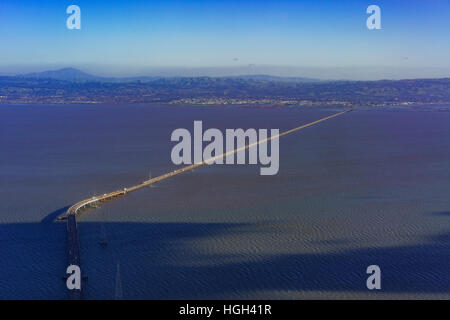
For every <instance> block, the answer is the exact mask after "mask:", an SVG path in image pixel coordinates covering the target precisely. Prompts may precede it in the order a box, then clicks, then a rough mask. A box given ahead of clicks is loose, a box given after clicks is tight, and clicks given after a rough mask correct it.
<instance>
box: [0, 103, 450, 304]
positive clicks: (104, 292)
mask: <svg viewBox="0 0 450 320" xmlns="http://www.w3.org/2000/svg"><path fill="white" fill-rule="evenodd" d="M442 108H443V107H441V108H432V109H431V110H430V109H429V108H428V107H419V108H415V109H414V108H408V109H401V108H384V109H378V110H376V109H369V108H361V109H359V110H357V111H355V112H352V113H349V114H346V115H344V116H342V117H339V118H336V119H332V120H330V121H327V122H324V123H321V124H320V125H317V126H314V127H311V128H308V129H305V130H303V131H301V132H297V133H295V134H292V135H289V136H285V137H283V138H282V139H281V140H280V171H279V174H278V175H276V176H260V175H259V166H210V167H203V168H199V169H197V170H195V171H194V172H190V173H187V174H186V175H182V176H178V177H176V178H174V179H171V180H167V181H165V182H163V183H161V184H158V185H156V186H155V187H152V188H148V189H145V190H140V191H138V192H136V193H134V194H131V195H129V196H127V197H125V198H121V199H118V200H116V201H113V202H110V203H108V204H106V205H105V206H103V207H101V208H98V209H94V210H92V211H88V212H86V213H85V214H84V215H82V216H81V218H80V219H79V224H78V225H79V231H80V243H81V250H82V268H83V270H84V272H85V274H87V275H88V277H89V280H88V281H87V282H86V283H85V297H86V298H89V299H100V298H103V299H105V298H106V299H110V298H114V296H115V294H116V293H117V292H116V290H115V287H116V282H117V277H116V274H117V272H116V270H117V265H118V264H120V284H121V287H122V297H123V298H124V299H169V298H170V299H183V298H186V299H188V298H189V299H205V298H210V299H215V298H238V299H239V298H267V299H270V298H397V297H405V298H424V297H425V298H427V297H434V298H447V299H448V298H450V223H449V222H450V196H449V195H450V112H439V111H438V109H442ZM445 108H447V109H448V108H449V106H446V107H445ZM335 111H336V110H331V109H313V110H312V109H308V108H306V109H305V108H301V109H298V108H291V109H283V110H280V109H278V110H267V109H245V108H237V107H214V108H211V107H163V106H161V107H156V106H152V107H149V106H139V105H130V106H76V105H70V106H68V105H55V106H42V105H27V106H4V105H3V106H0V147H1V153H0V177H1V178H0V299H11V298H14V299H64V298H66V297H67V294H66V291H65V289H64V288H65V287H64V286H65V284H64V282H63V281H62V280H61V277H62V276H63V274H64V271H65V267H66V252H65V250H66V238H65V237H66V234H65V225H64V224H63V223H53V222H52V221H53V218H54V217H55V216H56V215H58V214H59V213H61V212H63V211H64V209H65V208H66V207H67V206H69V205H71V204H73V203H74V202H77V201H79V200H81V199H84V198H87V197H90V196H92V195H94V194H97V195H98V194H103V193H105V192H109V191H112V190H116V189H118V188H123V187H126V186H131V185H134V184H136V183H138V182H140V181H143V180H145V179H146V178H147V177H148V174H149V171H151V173H152V175H153V176H156V175H159V174H162V173H165V172H167V171H169V170H172V169H173V168H174V165H172V164H171V161H170V151H171V148H172V146H173V143H170V134H171V132H172V131H173V130H174V129H176V128H192V126H193V121H194V120H203V125H204V128H208V127H216V128H221V129H225V128H239V127H242V128H280V129H281V130H283V129H290V128H292V127H295V126H298V125H300V124H302V123H307V122H310V121H312V120H316V119H319V118H321V117H323V116H325V115H328V114H331V113H333V112H335ZM102 229H103V230H104V233H105V234H106V237H107V239H108V246H107V247H106V248H103V247H101V246H100V245H99V244H98V241H99V239H100V238H101V236H102V232H101V230H102ZM372 264H377V265H379V266H380V267H381V271H382V290H381V291H379V292H369V291H368V290H367V289H366V286H365V283H366V278H367V275H366V273H365V271H366V268H367V266H369V265H372Z"/></svg>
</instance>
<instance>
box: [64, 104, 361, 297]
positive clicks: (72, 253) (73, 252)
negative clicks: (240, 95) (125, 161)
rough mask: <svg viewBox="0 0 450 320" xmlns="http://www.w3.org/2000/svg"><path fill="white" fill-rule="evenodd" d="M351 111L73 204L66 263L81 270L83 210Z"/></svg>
mask: <svg viewBox="0 0 450 320" xmlns="http://www.w3.org/2000/svg"><path fill="white" fill-rule="evenodd" d="M351 111H353V109H348V110H345V111H342V112H338V113H335V114H332V115H330V116H327V117H324V118H321V119H319V120H316V121H313V122H310V123H308V124H304V125H301V126H299V127H296V128H293V129H290V130H287V131H284V132H282V133H279V134H278V135H275V136H273V137H268V138H267V139H263V140H260V141H257V142H255V143H252V144H248V145H246V146H244V147H241V148H238V149H235V150H232V151H229V152H226V153H224V154H221V155H218V156H215V157H213V158H210V159H207V160H204V161H203V162H201V163H195V164H192V165H188V166H186V167H183V168H181V169H177V170H174V171H171V172H169V173H166V174H163V175H160V176H158V177H155V178H151V179H149V180H146V181H144V182H142V183H140V184H138V185H135V186H132V187H130V188H124V189H122V190H116V191H113V192H110V193H105V194H104V195H102V196H94V197H92V198H88V199H85V200H81V201H79V202H77V203H75V204H74V205H72V206H71V207H69V209H68V210H67V212H66V214H65V216H61V217H58V220H67V240H68V241H67V256H68V263H69V265H71V264H72V265H77V266H79V267H80V269H81V265H80V264H81V261H80V260H81V259H80V245H79V239H78V229H77V220H76V217H77V216H78V215H79V214H80V213H81V212H83V211H84V210H87V209H89V208H91V207H97V206H98V205H100V204H101V203H104V202H106V201H110V200H113V199H115V198H118V197H121V196H124V195H126V194H129V193H131V192H134V191H137V190H139V189H142V188H145V187H149V186H151V185H153V184H155V183H158V182H161V181H164V180H167V179H169V178H172V177H174V176H177V175H179V174H182V173H185V172H188V171H191V170H194V169H196V168H198V167H201V166H204V165H206V164H210V163H212V162H214V161H215V160H216V159H219V158H224V157H227V156H229V155H232V154H235V153H237V152H240V151H243V150H246V149H249V148H251V147H254V146H257V145H259V144H261V143H265V142H268V141H270V140H273V139H277V138H279V137H282V136H285V135H287V134H290V133H293V132H296V131H299V130H302V129H305V128H307V127H310V126H313V125H315V124H318V123H320V122H323V121H326V120H329V119H332V118H335V117H338V116H340V115H343V114H345V113H348V112H351ZM81 291H82V290H69V292H70V298H71V299H81V297H82V294H81V293H82V292H81Z"/></svg>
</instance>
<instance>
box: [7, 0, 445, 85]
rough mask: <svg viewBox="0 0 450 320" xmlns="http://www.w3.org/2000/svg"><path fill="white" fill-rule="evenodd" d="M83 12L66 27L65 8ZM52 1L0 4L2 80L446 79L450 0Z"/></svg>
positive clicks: (67, 15)
mask: <svg viewBox="0 0 450 320" xmlns="http://www.w3.org/2000/svg"><path fill="white" fill-rule="evenodd" d="M71 4H76V5H78V6H79V7H80V10H81V29H80V30H69V29H68V28H67V26H66V20H67V18H68V17H69V14H67V13H66V9H67V7H68V6H69V5H71ZM371 4H373V3H372V2H367V1H362V0H348V1H344V2H336V1H331V0H322V1H311V0H305V1H291V0H281V1H277V2H275V1H268V0H259V1H252V0H243V1H234V0H233V1H227V2H219V1H197V0H195V1H190V2H185V1H178V0H167V1H161V0H155V1H151V2H148V1H140V0H131V1H122V0H114V1H109V2H108V3H107V4H105V3H99V2H95V1H94V2H93V1H86V0H78V1H76V2H74V3H72V2H67V1H55V0H46V1H41V2H39V3H33V2H32V3H26V4H24V3H21V2H19V1H14V0H5V1H2V3H1V4H0V37H1V38H2V40H3V43H5V44H7V45H5V46H3V47H4V48H2V50H1V51H0V74H3V75H10V74H17V73H28V72H38V71H44V70H54V69H59V68H63V67H74V68H77V69H80V70H83V71H85V72H88V73H92V74H96V75H100V76H117V77H119V76H137V75H148V76H151V75H159V76H201V75H205V76H226V75H242V74H269V75H274V76H285V77H287V76H288V77H308V78H318V79H348V80H378V79H404V78H438V77H448V76H450V55H449V54H448V53H449V52H450V41H449V38H448V30H450V20H449V19H448V18H447V17H448V12H450V2H449V1H439V0H438V1H433V3H432V5H430V3H427V2H424V1H418V0H412V1H408V2H405V1H400V0H392V1H386V0H377V1H376V5H378V6H379V7H380V10H381V29H380V30H369V29H368V28H367V26H366V20H367V18H368V17H369V14H367V12H366V10H367V7H368V6H369V5H371Z"/></svg>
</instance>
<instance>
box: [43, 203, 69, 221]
mask: <svg viewBox="0 0 450 320" xmlns="http://www.w3.org/2000/svg"><path fill="white" fill-rule="evenodd" d="M69 208H70V206H66V207H63V208H60V209H58V210H55V211H53V212H52V213H49V214H48V215H46V216H45V217H44V218H43V219H42V220H41V223H52V222H55V220H56V218H58V217H59V216H60V215H62V214H64V213H66V212H67V210H68V209H69Z"/></svg>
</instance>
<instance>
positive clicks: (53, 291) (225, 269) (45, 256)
mask: <svg viewBox="0 0 450 320" xmlns="http://www.w3.org/2000/svg"><path fill="white" fill-rule="evenodd" d="M60 210H62V209H60ZM57 211H59V210H57ZM57 211H55V212H53V213H51V214H50V215H49V217H48V219H50V216H51V217H52V218H53V216H56V212H57ZM44 220H45V221H47V220H46V219H44ZM78 226H79V232H80V244H81V250H82V253H81V256H82V260H81V261H82V269H83V272H84V273H85V274H86V275H87V276H88V277H89V280H88V281H87V283H86V284H85V298H87V299H111V298H114V293H115V283H116V266H117V263H120V270H121V276H120V279H121V285H122V288H123V298H125V299H207V298H216V297H227V298H239V297H242V296H244V297H245V296H246V295H247V296H248V297H249V298H252V297H255V295H254V294H255V292H263V293H264V294H263V296H262V297H264V298H267V299H270V298H272V297H273V296H272V295H271V292H274V291H291V290H292V291H329V292H341V291H346V292H353V293H358V292H361V293H367V292H368V290H367V288H366V285H365V284H366V279H367V274H366V268H367V266H369V265H372V264H376V265H379V266H380V267H381V270H382V292H383V293H430V294H450V285H449V284H450V232H447V233H442V234H436V235H434V236H430V237H429V238H427V239H424V241H423V242H422V243H421V244H414V245H410V246H397V247H378V248H358V249H349V250H343V251H338V252H335V253H329V252H325V253H317V254H311V253H297V254H266V255H264V254H257V253H254V254H239V250H235V249H240V247H241V246H242V248H246V247H248V246H253V247H255V246H256V247H257V246H258V244H257V243H254V242H251V240H250V239H252V237H253V236H255V235H257V236H258V237H265V236H266V234H265V233H266V232H267V233H268V234H267V236H268V235H269V232H270V228H269V226H265V227H264V228H261V224H230V223H214V224H211V223H131V222H105V223H97V222H79V223H78ZM102 226H103V228H104V229H105V230H106V236H107V239H108V245H107V246H106V247H104V246H101V245H99V242H98V241H99V238H100V230H101V227H102ZM65 228H66V227H65V224H64V223H51V224H47V223H23V224H20V223H18V224H2V225H0V239H1V243H2V246H1V250H0V261H1V265H2V272H1V276H0V299H11V298H15V299H65V298H67V293H66V291H65V288H64V282H63V281H61V276H62V275H63V273H64V270H65V267H66V233H65ZM234 235H236V236H239V237H240V238H242V239H247V238H248V239H249V241H248V242H247V241H243V242H242V244H241V245H239V248H233V247H230V245H229V244H227V243H226V242H224V243H221V244H220V248H214V249H213V250H211V249H210V250H201V246H200V247H199V246H198V245H199V243H200V242H201V243H203V245H204V243H205V241H206V242H207V241H208V240H209V239H214V238H216V237H219V236H227V237H229V236H231V237H232V236H234ZM199 248H200V249H199ZM261 249H263V248H261ZM261 252H263V250H262V251H261ZM280 252H281V250H280ZM374 294H376V293H374Z"/></svg>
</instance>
